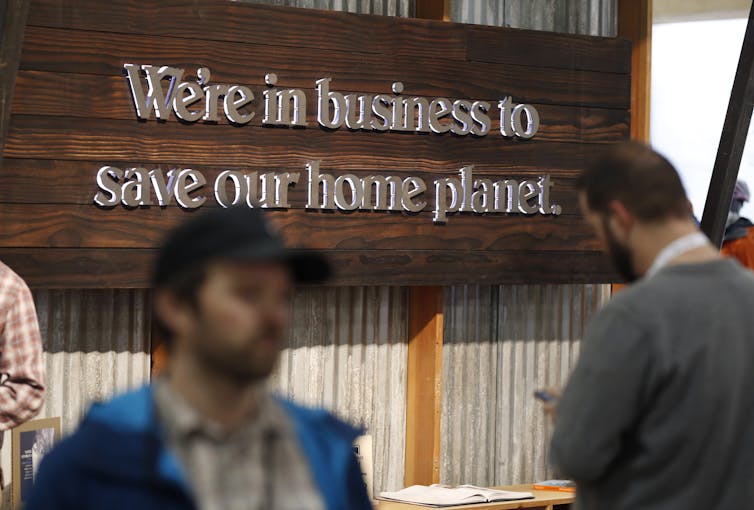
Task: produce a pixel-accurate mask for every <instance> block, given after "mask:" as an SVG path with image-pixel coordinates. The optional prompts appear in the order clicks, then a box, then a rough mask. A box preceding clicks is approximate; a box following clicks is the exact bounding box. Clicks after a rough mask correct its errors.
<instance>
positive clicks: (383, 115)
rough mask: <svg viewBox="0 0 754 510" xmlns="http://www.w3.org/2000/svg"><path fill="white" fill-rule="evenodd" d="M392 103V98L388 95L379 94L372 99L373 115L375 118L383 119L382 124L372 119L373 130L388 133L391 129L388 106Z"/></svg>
mask: <svg viewBox="0 0 754 510" xmlns="http://www.w3.org/2000/svg"><path fill="white" fill-rule="evenodd" d="M391 101H392V99H391V97H390V96H388V95H386V94H377V95H376V96H374V99H372V113H374V115H375V117H377V118H378V119H381V122H380V121H378V120H376V119H372V121H371V122H370V125H371V126H372V129H373V130H375V131H387V130H388V129H390V117H391V115H390V109H388V107H387V106H388V105H389V104H390V102H391Z"/></svg>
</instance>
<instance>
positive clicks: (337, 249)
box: [0, 0, 630, 288]
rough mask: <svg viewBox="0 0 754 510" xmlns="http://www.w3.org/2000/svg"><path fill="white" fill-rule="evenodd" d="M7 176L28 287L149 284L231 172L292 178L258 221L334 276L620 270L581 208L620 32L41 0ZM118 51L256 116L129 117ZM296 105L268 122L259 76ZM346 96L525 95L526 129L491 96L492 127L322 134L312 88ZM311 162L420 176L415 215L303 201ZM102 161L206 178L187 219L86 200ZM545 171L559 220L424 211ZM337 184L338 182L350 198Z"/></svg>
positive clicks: (601, 139)
mask: <svg viewBox="0 0 754 510" xmlns="http://www.w3.org/2000/svg"><path fill="white" fill-rule="evenodd" d="M24 33H25V41H24V45H23V48H22V54H21V58H20V64H19V71H18V79H17V87H16V93H15V99H14V102H13V105H12V111H11V113H12V116H11V122H10V125H9V128H8V131H7V136H6V143H5V146H4V148H3V152H2V155H3V157H4V164H3V166H2V169H0V258H2V260H4V261H5V262H6V263H8V264H9V265H10V266H11V267H13V268H14V269H15V270H17V272H19V274H21V275H22V276H23V277H24V278H26V279H27V281H29V282H30V284H31V285H32V286H35V287H57V288H64V287H87V288H88V287H143V286H146V285H148V275H149V268H150V266H151V262H152V257H153V256H154V253H155V249H156V247H157V246H158V245H159V243H160V242H161V240H162V239H163V237H164V235H165V233H166V232H167V231H168V230H169V229H170V228H171V227H173V226H175V225H177V224H178V223H179V222H181V221H183V220H185V219H186V218H188V217H190V216H191V215H193V214H200V213H201V210H202V209H207V208H212V207H218V204H217V203H216V202H215V200H214V196H213V189H212V186H213V183H214V181H215V179H216V177H217V175H218V174H219V173H220V172H222V171H224V170H234V171H238V172H243V173H250V172H258V173H263V172H278V173H279V172H291V173H299V174H300V177H299V182H298V183H297V184H296V185H295V186H292V187H289V188H288V189H289V202H290V208H288V209H270V210H266V211H265V214H266V215H267V216H268V217H269V218H270V219H271V221H272V222H273V223H274V224H275V226H276V227H277V228H278V229H279V230H280V232H281V233H282V235H283V236H284V238H285V239H286V241H287V242H288V244H290V245H292V246H295V247H304V246H306V247H309V248H313V249H317V250H320V251H322V252H323V253H325V254H327V255H328V257H329V258H330V259H331V260H332V261H333V263H334V265H335V267H336V268H337V271H336V276H335V278H334V279H333V281H332V282H331V283H332V284H336V285H371V284H380V285H385V284H389V285H442V284H460V283H532V282H558V283H566V282H584V281H614V280H615V275H614V274H613V273H612V271H611V270H610V269H609V266H608V264H607V262H606V260H605V258H604V256H603V255H602V253H601V252H600V251H599V246H598V244H597V241H596V239H595V238H594V236H593V235H592V232H591V230H590V229H589V227H588V226H587V225H586V223H585V222H584V221H583V219H582V218H581V216H580V214H579V211H578V200H577V192H576V189H575V187H574V183H575V178H576V175H577V173H578V172H579V170H580V169H581V168H583V166H584V165H585V164H586V163H587V162H588V161H589V159H590V158H591V157H592V156H593V155H594V154H595V153H596V152H597V151H599V150H600V149H601V148H604V147H606V146H608V145H609V144H612V143H614V142H616V141H619V140H622V139H625V138H627V137H628V133H629V121H628V118H629V112H628V106H629V103H630V88H629V81H630V75H629V67H630V66H629V59H630V47H629V45H628V44H627V43H626V42H625V41H622V40H618V39H606V38H593V37H583V36H568V35H563V34H548V33H544V32H534V31H526V30H510V29H501V28H494V27H480V26H472V25H460V24H453V23H442V22H436V21H429V20H412V19H396V18H387V17H378V16H363V15H349V14H342V13H336V12H326V11H314V10H305V9H292V8H278V7H267V6H259V5H253V4H245V3H238V2H226V1H221V0H206V1H203V2H201V3H196V2H193V1H188V0H167V1H158V0H144V1H140V2H139V1H136V0H116V1H114V2H100V1H94V0H75V1H74V0H34V1H33V2H32V5H31V8H30V13H29V20H28V24H27V26H26V28H25V32H24ZM125 63H134V64H152V65H169V66H175V67H181V68H185V70H186V72H185V76H184V79H185V80H193V79H195V75H196V69H197V67H199V66H206V67H208V68H210V69H211V71H212V79H211V81H210V83H228V84H240V85H245V86H248V87H250V88H251V90H252V91H253V92H254V94H255V96H256V98H255V101H254V103H252V105H251V106H250V108H251V110H253V111H254V113H255V118H254V119H253V120H252V121H251V122H250V123H249V124H247V125H244V126H234V125H231V124H229V123H228V122H227V121H226V120H225V118H224V117H222V116H221V118H220V121H219V122H217V123H205V122H202V121H199V122H196V123H192V124H189V123H186V122H179V121H177V120H176V119H175V117H174V115H173V116H172V117H171V118H170V119H168V120H167V121H156V120H154V117H153V118H152V119H151V120H148V121H140V120H138V119H137V117H136V114H135V111H134V107H133V105H132V103H131V101H132V100H131V97H130V91H129V88H128V84H127V80H126V78H125V76H124V74H123V65H124V64H125ZM271 72H272V73H276V74H277V75H278V78H279V81H278V86H279V87H285V88H297V89H301V90H302V91H304V93H305V94H306V98H307V105H308V107H307V122H308V125H307V126H306V127H305V128H300V127H299V128H286V127H269V126H267V127H265V126H262V123H261V117H262V115H263V99H262V92H263V91H264V90H266V88H267V87H266V85H265V84H264V82H263V79H264V76H265V74H266V73H271ZM324 77H328V78H331V79H332V82H331V90H333V91H337V92H341V93H358V94H376V93H382V94H388V95H393V92H391V84H392V83H393V82H396V81H400V82H402V83H403V84H404V91H403V93H402V96H403V97H411V96H423V97H426V98H428V99H430V100H431V99H432V98H435V97H447V98H450V99H472V100H485V101H489V102H490V103H492V104H493V105H496V103H497V101H498V100H500V99H502V98H504V97H506V96H512V97H513V100H514V101H515V102H525V103H528V104H531V105H533V106H534V107H536V109H537V111H538V112H539V115H540V120H541V124H540V129H539V131H538V133H537V134H536V135H535V136H534V138H532V139H530V140H522V139H518V138H506V137H503V136H501V134H500V132H499V115H498V110H497V108H496V106H493V109H492V110H491V115H490V117H491V119H492V129H491V131H490V133H488V134H487V135H486V136H482V137H475V136H471V135H468V136H456V135H451V134H443V135H438V134H434V133H398V132H372V131H365V130H361V131H350V130H348V129H346V128H345V127H343V128H340V129H338V130H334V131H331V130H327V129H324V128H322V127H320V126H319V125H318V123H317V119H316V112H317V105H316V102H317V97H316V91H315V80H317V79H319V78H324ZM315 160H316V161H319V162H320V172H321V173H326V174H330V175H334V176H336V177H337V176H339V175H343V174H354V175H355V176H357V177H365V176H368V175H382V176H397V177H399V178H401V179H403V178H406V177H420V178H421V179H423V180H424V181H425V182H426V184H427V187H428V189H427V191H426V192H425V193H423V194H422V196H421V197H420V199H421V200H426V202H427V205H426V207H425V209H424V210H423V211H421V212H419V213H411V214H409V213H405V212H399V211H391V212H385V211H361V210H359V211H353V212H344V211H318V210H311V209H306V208H305V205H306V198H307V197H306V194H307V182H306V181H307V173H306V168H305V166H306V164H307V162H310V161H315ZM103 166H115V167H118V168H121V169H126V168H133V167H143V168H146V169H147V170H152V169H155V168H156V169H159V170H160V171H162V172H168V171H169V170H171V169H175V168H180V169H185V168H192V169H194V170H195V171H197V172H201V174H202V175H203V176H204V177H205V178H206V179H207V184H206V185H205V186H204V187H202V189H200V190H198V191H196V192H195V193H194V196H199V195H201V196H205V197H206V199H207V200H206V202H205V204H204V205H203V206H202V209H199V210H198V211H193V212H190V211H186V210H184V209H181V208H179V207H177V206H176V204H175V201H174V200H173V201H172V202H171V203H170V204H169V205H167V206H166V207H159V206H157V205H151V206H143V207H137V208H133V209H131V208H126V207H124V206H123V205H120V204H119V205H116V206H114V207H110V208H102V207H98V206H96V205H95V204H94V201H93V198H94V194H95V193H96V192H97V191H98V188H97V183H96V179H95V176H96V172H97V171H98V169H99V168H101V167H103ZM464 166H473V173H474V178H475V179H479V178H485V179H490V180H492V181H497V180H504V179H516V180H523V179H538V178H539V177H540V176H543V175H549V176H550V178H551V179H552V181H553V186H552V190H551V196H550V203H552V204H558V205H560V206H561V207H562V214H560V215H559V216H554V215H541V214H533V215H521V214H484V215H479V214H472V213H456V214H449V215H448V218H447V223H445V224H436V223H434V222H433V209H434V207H435V190H434V187H433V183H434V181H435V180H437V179H442V178H446V177H457V176H458V172H459V169H460V168H461V167H464ZM349 196H350V194H349Z"/></svg>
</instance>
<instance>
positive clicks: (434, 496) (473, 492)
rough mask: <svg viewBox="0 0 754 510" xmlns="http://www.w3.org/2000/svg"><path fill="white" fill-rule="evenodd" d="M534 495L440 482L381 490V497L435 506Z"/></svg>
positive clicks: (505, 499) (531, 496) (485, 501)
mask: <svg viewBox="0 0 754 510" xmlns="http://www.w3.org/2000/svg"><path fill="white" fill-rule="evenodd" d="M533 497H534V495H533V494H532V493H531V492H513V491H502V490H497V489H488V488H486V487H476V486H474V485H459V486H457V487H448V486H447V485H440V484H433V485H412V486H411V487H406V488H405V489H401V490H399V491H393V492H380V499H389V500H391V501H400V502H402V503H414V504H417V505H425V506H435V507H442V506H455V505H470V504H472V503H489V502H492V501H510V500H514V499H528V498H533Z"/></svg>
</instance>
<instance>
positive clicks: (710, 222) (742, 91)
mask: <svg viewBox="0 0 754 510" xmlns="http://www.w3.org/2000/svg"><path fill="white" fill-rule="evenodd" d="M752 105H754V4H752V6H751V10H750V12H749V22H748V24H747V25H746V33H745V34H744V42H743V44H742V45H741V55H740V56H739V58H738V67H737V69H736V76H735V78H734V79H733V88H732V90H731V91H730V100H729V102H728V112H727V113H726V115H725V122H724V123H723V131H722V134H721V135H720V144H719V145H718V147H717V156H716V157H715V166H714V167H713V169H712V179H711V180H710V185H709V191H708V192H707V201H706V202H705V204H704V213H703V214H702V231H703V232H704V233H705V234H707V236H708V237H709V238H710V240H712V243H713V244H714V245H715V246H717V247H718V248H719V247H720V246H721V245H722V243H723V234H724V233H725V220H726V218H727V216H728V210H729V209H730V201H731V199H732V198H733V188H734V187H735V186H736V179H737V177H738V169H739V167H740V166H741V158H742V157H743V152H744V146H745V145H746V136H747V134H748V133H749V124H750V123H751V114H752Z"/></svg>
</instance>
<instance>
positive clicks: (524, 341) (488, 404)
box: [440, 285, 609, 485]
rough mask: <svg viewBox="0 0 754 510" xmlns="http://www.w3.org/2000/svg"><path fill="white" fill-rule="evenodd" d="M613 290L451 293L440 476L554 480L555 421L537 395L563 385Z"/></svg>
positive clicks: (448, 479)
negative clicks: (587, 327)
mask: <svg viewBox="0 0 754 510" xmlns="http://www.w3.org/2000/svg"><path fill="white" fill-rule="evenodd" d="M608 295H609V286H605V285H511V286H494V287H493V286H477V285H475V286H457V287H449V288H447V289H446V293H445V335H444V340H443V342H444V345H443V360H442V362H443V400H442V421H441V429H442V432H441V436H440V437H441V464H440V466H441V467H440V479H441V480H442V482H444V483H473V484H478V485H502V484H509V483H525V482H531V481H533V480H538V479H544V478H549V477H551V476H552V475H553V474H552V473H551V471H550V470H549V467H548V465H547V443H548V438H549V433H550V424H549V422H548V421H547V420H546V419H545V416H544V413H543V412H542V409H541V406H540V405H539V404H538V403H537V402H536V401H535V400H534V398H533V396H532V394H533V393H534V391H535V390H536V389H538V388H542V387H549V386H560V385H562V384H563V382H564V381H565V379H566V378H567V376H568V373H569V371H570V369H571V366H572V365H573V363H574V361H575V360H576V357H577V356H578V350H579V341H580V340H581V337H582V334H583V330H584V324H585V323H586V322H587V320H588V319H589V317H590V315H591V314H592V313H593V312H594V311H595V310H596V309H597V308H599V306H600V305H601V304H602V303H603V302H604V300H605V299H606V298H607V296H608Z"/></svg>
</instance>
